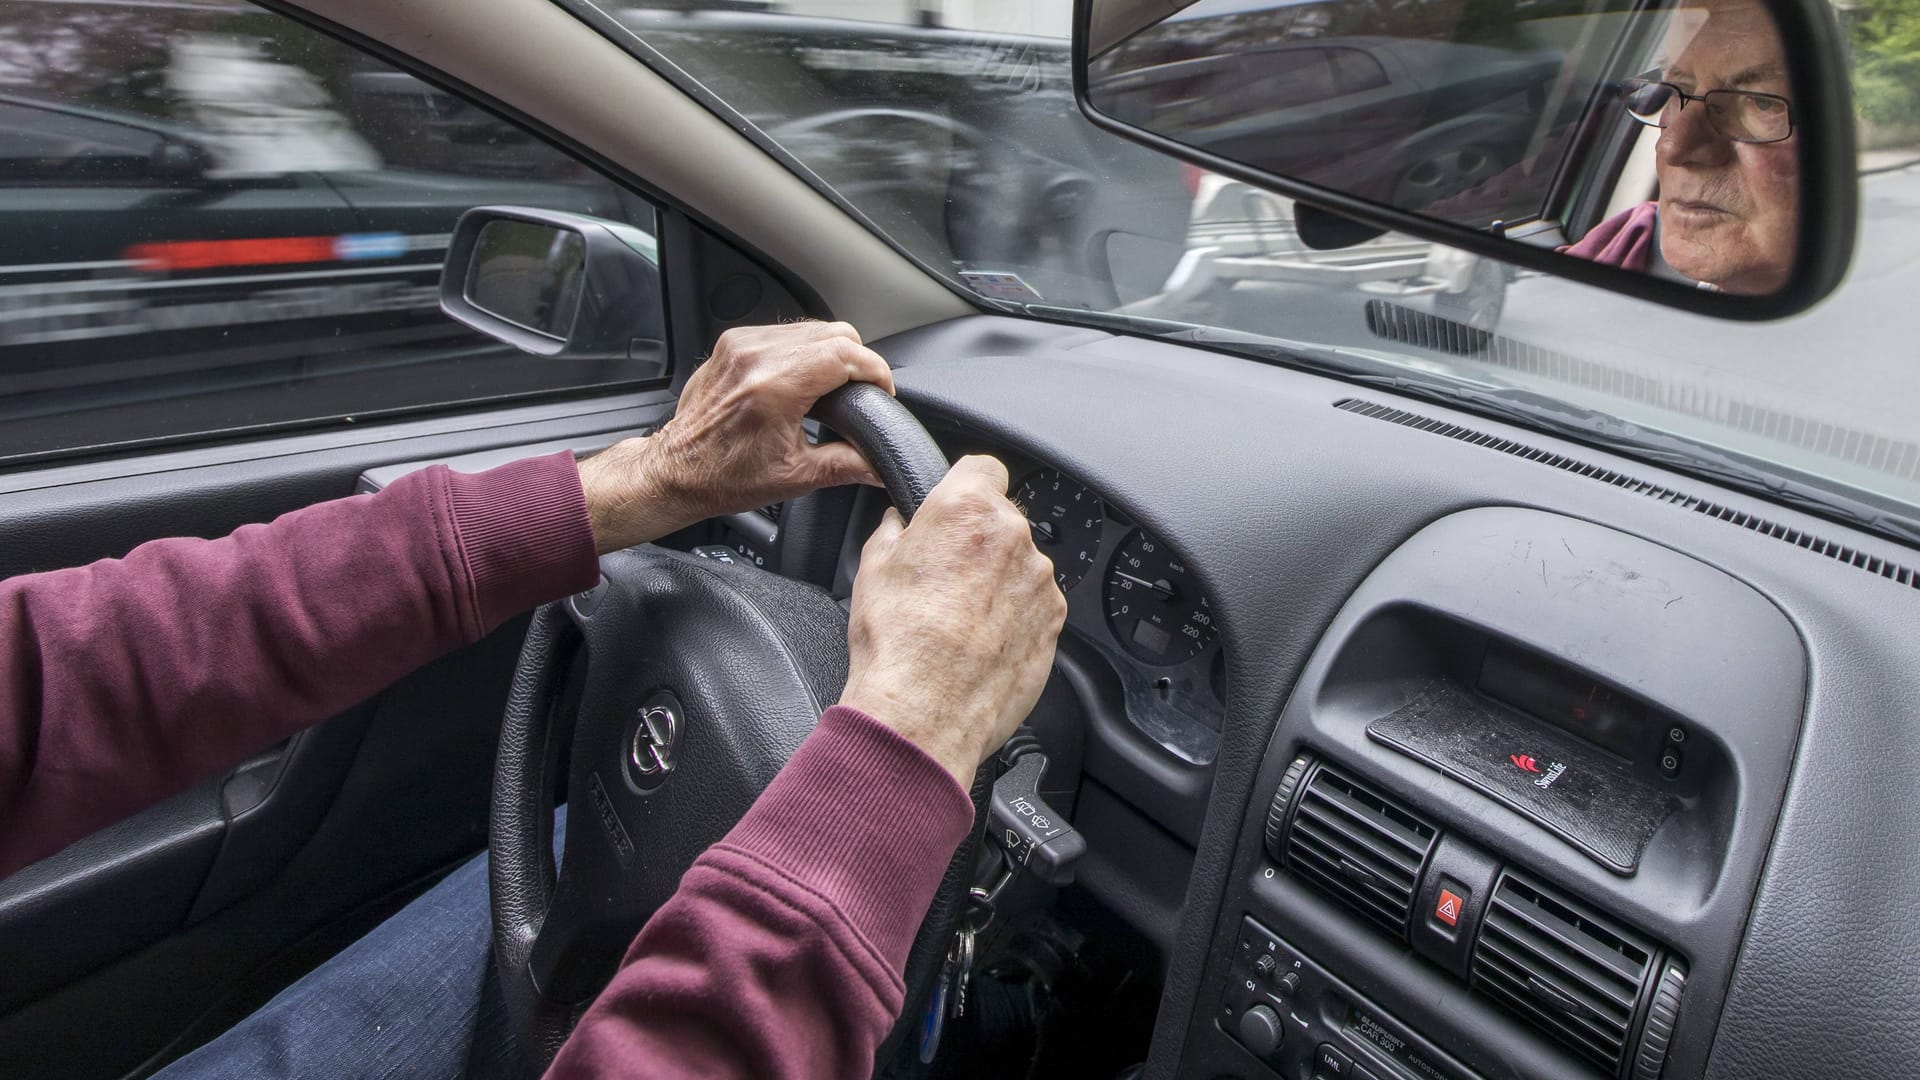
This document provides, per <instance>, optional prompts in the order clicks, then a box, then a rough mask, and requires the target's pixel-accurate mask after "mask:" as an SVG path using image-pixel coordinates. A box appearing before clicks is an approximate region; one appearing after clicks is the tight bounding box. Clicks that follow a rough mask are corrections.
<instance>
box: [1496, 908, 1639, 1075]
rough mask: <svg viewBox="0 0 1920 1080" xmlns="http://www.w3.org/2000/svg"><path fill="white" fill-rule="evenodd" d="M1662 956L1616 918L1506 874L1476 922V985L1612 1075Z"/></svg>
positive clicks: (1628, 1043) (1629, 1041)
mask: <svg viewBox="0 0 1920 1080" xmlns="http://www.w3.org/2000/svg"><path fill="white" fill-rule="evenodd" d="M1656 953H1657V950H1656V949H1655V947H1654V946H1653V945H1652V944H1651V943H1649V942H1647V941H1645V940H1644V939H1642V938H1641V937H1639V936H1638V935H1637V934H1634V933H1633V932H1632V931H1630V930H1628V929H1626V928H1625V927H1623V926H1621V925H1619V924H1618V923H1616V922H1614V921H1613V920H1611V919H1607V918H1604V917H1602V916H1600V915H1597V914H1595V913H1594V912H1592V911H1590V910H1588V909H1586V908H1584V907H1582V906H1580V905H1578V904H1575V903H1574V902H1572V901H1570V900H1567V899H1565V898H1563V897H1561V896H1559V895H1557V894H1555V893H1553V892H1551V891H1549V890H1547V889H1545V888H1542V887H1540V886H1538V885H1535V884H1533V883H1532V882H1530V881H1528V880H1526V879H1525V878H1522V877H1519V876H1518V875H1515V874H1513V873H1512V872H1508V873H1506V874H1504V875H1502V876H1501V878H1500V880H1499V882H1498V883H1497V884H1496V885H1495V886H1494V889H1493V897H1492V900H1491V901H1490V902H1489V904H1488V907H1487V913H1486V916H1485V918H1484V919H1483V920H1482V922H1481V925H1480V936H1479V940H1478V942H1477V943H1476V945H1475V947H1474V951H1473V966H1472V972H1473V985H1474V987H1475V988H1476V989H1478V990H1480V991H1481V992H1482V993H1484V994H1486V995H1487V996H1489V997H1491V998H1493V999H1494V1000H1496V1001H1498V1002H1499V1003H1500V1004H1502V1005H1504V1006H1506V1007H1507V1008H1508V1009H1510V1010H1511V1011H1513V1012H1515V1013H1517V1014H1519V1015H1520V1016H1521V1017H1523V1018H1524V1019H1526V1020H1527V1021H1528V1022H1530V1023H1532V1024H1533V1025H1534V1026H1535V1027H1538V1028H1540V1029H1541V1030H1543V1031H1545V1032H1546V1033H1547V1034H1549V1035H1551V1036H1553V1037H1554V1038H1556V1039H1558V1040H1559V1041H1560V1042H1561V1043H1562V1044H1563V1045H1565V1046H1566V1047H1567V1048H1568V1049H1570V1050H1572V1051H1573V1052H1574V1053H1576V1054H1578V1055H1579V1056H1581V1057H1583V1058H1585V1059H1586V1060H1588V1061H1590V1062H1592V1063H1594V1064H1595V1065H1597V1066H1599V1067H1600V1068H1601V1069H1603V1070H1604V1071H1605V1072H1606V1074H1607V1075H1609V1076H1613V1075H1616V1074H1617V1073H1618V1072H1619V1069H1620V1064H1621V1062H1622V1060H1624V1059H1625V1058H1626V1056H1627V1053H1628V1050H1629V1048H1630V1047H1631V1046H1633V1045H1634V1043H1633V1038H1634V1030H1633V1029H1634V1024H1635V1022H1636V1020H1637V1019H1638V1017H1639V1014H1640V1012H1641V1004H1642V1001H1643V999H1644V998H1645V997H1646V996H1647V995H1648V992H1649V989H1650V987H1651V985H1652V983H1653V981H1654V969H1655V964H1656V961H1657V960H1658V957H1657V956H1656ZM1662 1049H1663V1050H1664V1046H1663V1047H1662Z"/></svg>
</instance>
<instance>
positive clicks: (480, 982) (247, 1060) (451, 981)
mask: <svg viewBox="0 0 1920 1080" xmlns="http://www.w3.org/2000/svg"><path fill="white" fill-rule="evenodd" d="M566 813H567V811H566V808H565V807H561V808H560V810H559V811H558V812H557V813H556V814H555V815H554V828H553V837H554V853H555V855H556V856H558V854H559V850H560V840H561V837H563V836H564V835H565V834H566ZM524 1072H525V1068H524V1066H523V1065H522V1063H521V1058H520V1055H519V1050H518V1048H517V1047H516V1046H515V1044H514V1041H513V1033H512V1029H511V1027H510V1025H509V1024H508V1023H507V1014H506V1007H505V1004H504V1002H503V1001H502V1000H501V997H500V988H499V983H498V980H497V977H496V975H495V973H494V967H493V920H492V917H491V915H490V914H489V912H488V907H487V857H486V856H485V855H484V854H483V855H480V856H478V857H476V858H474V859H472V860H469V861H468V862H467V863H466V864H465V865H463V866H461V867H460V868H459V869H458V870H455V871H454V872H453V873H451V874H448V875H447V876H446V877H445V878H443V879H442V880H441V881H440V882H439V884H437V885H435V886H434V887H433V888H431V889H428V890H427V891H426V892H425V893H422V894H421V895H420V896H419V898H417V899H415V900H414V901H413V902H412V903H410V904H408V905H407V906H406V907H405V908H402V909H401V910H400V911H399V912H397V913H396V914H395V915H394V916H393V917H392V918H390V919H388V920H387V921H386V922H383V923H381V924H380V925H379V926H377V927H375V928H374V929H373V930H372V931H371V932H370V933H368V934H367V936H365V937H363V938H361V939H360V940H359V941H356V942H354V943H353V944H352V945H349V946H347V947H346V948H345V949H342V950H341V951H340V952H339V953H338V954H336V955H334V956H333V957H332V958H330V959H329V960H327V961H326V962H325V963H323V964H321V965H320V966H319V967H317V968H315V969H313V970H312V971H310V972H308V973H307V974H306V975H305V976H304V977H303V978H301V979H300V981H298V982H296V983H294V984H293V985H292V986H289V987H287V988H286V989H285V990H282V991H281V992H280V993H279V995H278V996H277V997H275V998H274V999H273V1000H272V1001H269V1002H268V1003H267V1004H265V1005H263V1006H261V1007H260V1008H259V1009H258V1010H257V1011H256V1012H254V1013H253V1015H251V1016H249V1017H247V1018H246V1019H245V1020H242V1021H240V1023H238V1024H236V1025H234V1027H232V1028H231V1029H229V1030H227V1031H226V1032H223V1033H222V1034H221V1035H219V1036H218V1037H217V1038H215V1039H214V1040H213V1041H211V1042H209V1043H207V1044H206V1045H204V1046H201V1047H200V1048H198V1049H196V1050H194V1051H193V1052H192V1053H190V1054H188V1055H187V1056H185V1057H183V1058H181V1059H179V1060H178V1061H175V1062H174V1063H173V1064H171V1065H168V1066H167V1067H166V1068H164V1069H162V1070H160V1072H159V1073H158V1074H157V1076H156V1080H214V1078H225V1077H233V1078H235V1080H240V1078H246V1080H256V1078H262V1077H296V1076H298V1077H327V1078H330V1080H331V1078H334V1077H338V1078H341V1080H347V1078H355V1080H360V1078H366V1080H373V1078H381V1080H385V1078H389V1077H391V1078H395V1080H398V1078H401V1077H405V1078H408V1080H416V1078H417V1080H453V1078H457V1077H473V1078H476V1080H482V1078H483V1080H495V1078H502V1080H504V1078H507V1077H515V1076H520V1075H523V1074H524Z"/></svg>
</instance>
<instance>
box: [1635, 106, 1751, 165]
mask: <svg viewBox="0 0 1920 1080" xmlns="http://www.w3.org/2000/svg"><path fill="white" fill-rule="evenodd" d="M1654 152H1655V153H1656V154H1657V155H1658V156H1659V158H1660V160H1661V161H1663V162H1665V163H1666V164H1668V165H1724V164H1726V163H1727V162H1728V161H1731V160H1732V159H1733V140H1732V139H1729V138H1727V137H1726V136H1724V135H1722V134H1720V133H1719V132H1717V131H1715V130H1713V124H1712V123H1710V122H1709V121H1708V119H1707V103H1706V102H1704V101H1689V102H1687V103H1686V107H1685V108H1675V109H1671V110H1669V111H1668V113H1667V117H1666V126H1664V127H1663V128H1661V129H1660V139H1659V141H1658V142H1656V143H1655V144H1654Z"/></svg>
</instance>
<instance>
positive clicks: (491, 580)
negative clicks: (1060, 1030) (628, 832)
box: [0, 453, 973, 1078]
mask: <svg viewBox="0 0 1920 1080" xmlns="http://www.w3.org/2000/svg"><path fill="white" fill-rule="evenodd" d="M596 576H597V569H596V564H595V559H594V547H593V531H592V526H591V525H590V523H589V521H588V518H587V508H586V500H585V498H584V496H583V495H582V494H581V490H580V479H579V474H578V471H577V470H576V469H575V467H574V464H573V461H572V458H571V457H570V456H568V455H567V454H564V453H562V454H555V455H552V456H549V457H543V458H534V459H532V460H528V461H522V462H517V463H515V464H512V465H507V466H503V467H501V468H498V469H494V470H491V471H489V472H484V473H477V474H473V475H464V474H460V473H454V472H450V471H448V470H446V469H444V468H435V469H428V470H426V471H423V472H419V473H415V474H413V475H410V476H407V477H404V478H402V479H401V480H399V481H397V482H396V483H394V484H393V485H392V486H391V487H389V488H387V489H386V490H385V491H383V492H381V493H380V494H377V495H362V496H356V497H354V498H350V499H342V500H339V501H337V502H330V503H323V504H321V505H318V506H312V507H308V508H306V509H304V510H298V511H295V512H293V513H291V514H288V515H286V516H285V517H282V518H280V519H279V520H277V521H274V522H273V523H271V524H268V525H248V526H245V527H243V528H241V529H239V530H237V531H236V532H234V533H233V535H231V536H228V537H225V538H223V539H220V540H193V539H181V540H160V541H155V542H153V543H150V544H145V545H142V546H141V547H139V548H136V549H135V550H134V551H133V552H132V553H131V554H129V555H128V556H127V557H126V558H124V559H109V560H103V561H101V562H97V563H94V564H93V565H91V566H86V567H80V568H77V569H71V570H58V571H53V572H50V573H45V574H34V575H30V576H25V577H17V578H13V579H10V580H7V581H4V582H0V876H3V875H5V874H8V873H11V872H12V871H14V870H16V869H19V868H20V867H21V866H23V865H25V864H26V863H28V862H31V861H33V860H35V859H38V858H40V857H42V856H45V855H49V854H51V853H53V852H55V851H57V850H59V849H60V848H61V847H63V846H65V845H66V844H68V843H70V842H72V841H73V840H75V839H77V838H79V837H81V836H84V835H86V834H87V833H89V832H91V831H93V830H95V829H97V828H99V827H101V826H103V825H107V824H109V823H111V822H113V821H116V820H118V819H120V818H122V817H124V816H126V815H127V814H130V813H132V812H134V811H135V810H138V809H140V808H141V807H144V806H147V805H149V804H151V803H154V802H157V801H159V800H160V799H163V798H165V797H167V796H169V795H172V794H174V793H176V792H178V791H180V790H183V789H184V788H186V787H188V786H190V785H191V784H193V783H194V782H196V781H198V780H200V779H203V778H205V777H207V776H210V775H213V774H216V773H218V772H220V771H221V770H222V769H225V768H226V767H228V766H230V765H232V764H234V763H235V762H238V761H240V760H242V759H244V758H246V757H247V756H248V755H250V754H252V753H255V752H257V751H259V750H261V749H262V748H264V747H266V746H268V745H270V744H272V743H273V742H275V741H277V740H279V739H282V738H284V737H286V736H287V735H289V734H291V733H292V732H294V731H296V730H298V729H299V728H301V727H304V726H306V725H308V724H312V723H314V722H316V721H319V720H321V719H324V718H326V717H328V716H330V715H332V714H334V713H336V712H339V711H340V710H341V709H344V708H346V707H347V706H349V705H352V704H353V703H355V702H357V701H360V700H362V699H365V698H367V697H369V696H371V695H373V694H375V693H377V692H378V691H379V690H381V689H382V688H383V687H385V686H387V685H388V684H390V683H392V682H393V681H394V680H396V679H398V678H399V677H401V676H402V675H405V674H406V673H407V672H409V671H411V670H413V669H414V668H416V667H418V666H420V665H421V664H422V663H425V662H426V661H427V660H430V659H432V658H433V657H435V656H438V655H440V654H441V653H444V652H446V651H447V650H449V649H452V648H454V647H456V646H458V645H461V644H465V643H467V642H471V641H474V640H476V639H478V638H479V637H480V636H482V635H483V634H485V633H486V632H487V631H489V630H491V629H492V628H494V627H495V626H498V625H499V624H500V623H501V622H503V621H505V620H506V619H507V618H508V617H510V616H512V615H513V614H515V613H517V612H520V611H523V610H526V609H527V608H530V607H532V606H534V605H535V604H538V603H540V602H542V601H546V600H552V599H555V598H558V597H561V596H564V595H566V594H568V593H570V592H575V591H578V590H580V589H582V588H585V587H587V586H589V585H591V584H592V583H593V582H594V580H595V579H596ZM900 805H914V806H919V807H922V808H924V812H923V813H917V814H912V815H908V816H907V817H906V818H904V819H897V820H896V823H895V827H894V828H892V829H890V830H886V831H884V832H883V833H880V834H868V833H862V834H860V835H859V837H858V838H857V841H856V840H855V839H854V838H852V837H848V836H845V835H842V834H841V833H840V832H839V831H838V830H832V829H819V828H817V823H818V822H820V821H823V820H828V819H830V818H836V817H841V816H844V815H846V814H847V813H848V812H849V810H850V809H852V810H853V811H855V813H856V814H857V812H858V810H859V808H860V807H863V806H867V807H872V808H873V810H874V812H875V813H880V812H883V811H884V810H885V809H887V808H892V807H897V806H900ZM972 816H973V810H972V805H971V803H970V802H969V801H968V798H967V794H966V792H965V790H963V789H962V788H961V786H960V785H959V784H958V783H957V782H956V781H955V780H954V779H953V777H952V776H951V775H950V774H949V773H947V771H946V770H945V769H943V768H942V767H941V766H940V765H939V764H937V763H936V762H934V761H933V759H932V758H930V757H928V756H927V755H926V754H924V753H922V752H921V751H920V750H919V749H918V748H917V747H915V746H914V745H913V744H911V743H909V742H908V741H907V740H905V739H904V738H902V737H900V736H899V735H897V734H895V733H894V732H893V731H892V730H891V729H889V728H887V727H885V726H884V725H882V724H880V723H878V722H877V721H875V720H873V719H872V718H871V717H868V716H866V715H865V714H863V713H860V712H858V711H856V710H853V709H846V708H842V707H839V706H835V707H834V708H831V709H828V710H827V712H826V714H825V715H824V716H823V717H822V718H821V722H820V725H819V727H818V728H817V729H816V730H815V731H814V733H813V735H812V736H810V737H809V738H808V739H807V740H806V742H805V743H803V744H802V745H801V747H800V749H799V751H798V752H797V753H796V754H795V755H794V757H793V760H792V761H790V762H789V763H788V764H787V767H786V769H785V770H784V771H783V772H782V773H781V774H780V776H779V778H778V779H776V780H775V781H774V783H773V785H772V786H771V787H769V788H768V789H767V791H766V793H765V794H763V795H762V796H761V797H760V799H759V801H758V802H756V803H755V804H754V806H753V808H752V809H751V810H750V811H748V813H747V815H746V817H745V818H743V819H742V820H741V821H740V823H739V824H738V825H736V826H735V827H734V829H733V831H732V832H731V833H729V834H728V835H727V837H726V839H724V840H723V841H721V842H720V843H719V844H716V845H715V846H714V847H713V848H712V849H710V850H709V851H708V852H707V853H706V854H704V855H702V856H701V857H700V860H699V861H698V862H696V863H695V864H694V866H693V869H691V870H690V871H688V873H687V875H686V876H685V877H684V878H683V879H682V880H681V883H680V889H679V892H678V893H676V894H675V895H674V897H673V898H672V899H671V900H670V901H669V902H668V903H667V905H666V906H665V907H663V908H661V909H660V911H659V912H658V913H656V914H655V915H654V917H653V919H652V920H651V921H649V922H648V923H647V925H646V927H645V929H644V930H642V932H641V934H640V936H639V938H637V939H636V940H635V941H634V944H633V947H632V948H631V949H630V950H629V951H628V953H627V956H626V959H625V961H624V962H623V964H622V966H621V969H620V971H619V973H618V974H617V975H615V976H614V979H613V982H612V984H611V985H609V986H608V987H607V989H606V991H605V992H604V993H603V994H601V996H600V999H599V1000H598V1001H597V1002H595V1004H594V1005H593V1007H592V1008H591V1009H590V1010H589V1011H588V1012H587V1015H586V1017H585V1018H584V1019H583V1020H582V1021H581V1022H580V1025H579V1027H578V1028H577V1029H576V1030H575V1032H574V1034H573V1037H572V1039H571V1040H569V1041H568V1043H567V1044H566V1046H565V1047H564V1048H563V1049H562V1050H561V1053H560V1057H559V1059H558V1060H557V1061H555V1063H554V1066H553V1073H554V1074H556V1075H562V1076H586V1075H606V1074H615V1073H637V1074H644V1075H647V1076H686V1075H699V1076H753V1077H802V1076H809V1077H836V1078H838V1077H848V1076H862V1075H866V1073H867V1072H868V1070H869V1069H870V1067H871V1063H872V1060H873V1052H874V1049H875V1047H876V1046H877V1045H878V1044H879V1042H880V1040H881V1039H882V1038H883V1037H884V1036H885V1034H886V1032H887V1031H888V1029H889V1028H890V1027H891V1025H892V1023H893V1020H894V1017H895V1015H896V1014H897V1013H898V1012H899V1011H900V1007H901V1003H902V999H903V996H904V989H903V986H902V983H901V972H902V970H903V969H904V968H905V966H906V956H907V951H908V948H909V946H910V945H911V943H912V940H913V936H914V933H915V930H916V929H917V928H918V926H919V923H920V920H921V918H922V916H923V915H924V914H925V912H926V909H927V905H928V904H929V903H930V902H931V901H932V898H933V894H934V890H935V888H936V887H937V886H938V884H939V880H940V876H941V874H942V872H943V871H944V870H945V868H946V864H947V861H948V858H949V856H950V853H951V852H952V851H953V850H954V848H955V847H956V846H957V845H958V844H959V842H960V841H961V839H962V838H963V837H964V836H965V835H966V832H967V829H968V827H969V825H970V823H971V821H972Z"/></svg>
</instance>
